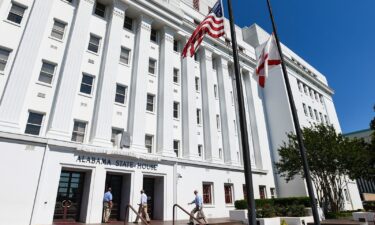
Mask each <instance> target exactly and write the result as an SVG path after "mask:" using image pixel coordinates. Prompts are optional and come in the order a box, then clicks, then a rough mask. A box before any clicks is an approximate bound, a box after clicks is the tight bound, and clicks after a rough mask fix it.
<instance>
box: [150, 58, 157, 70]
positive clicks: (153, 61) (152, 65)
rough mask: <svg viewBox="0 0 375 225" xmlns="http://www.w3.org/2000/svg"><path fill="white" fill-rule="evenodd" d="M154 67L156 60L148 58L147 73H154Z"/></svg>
mask: <svg viewBox="0 0 375 225" xmlns="http://www.w3.org/2000/svg"><path fill="white" fill-rule="evenodd" d="M155 68H156V60H155V59H151V58H150V59H149V60H148V73H150V74H155Z"/></svg>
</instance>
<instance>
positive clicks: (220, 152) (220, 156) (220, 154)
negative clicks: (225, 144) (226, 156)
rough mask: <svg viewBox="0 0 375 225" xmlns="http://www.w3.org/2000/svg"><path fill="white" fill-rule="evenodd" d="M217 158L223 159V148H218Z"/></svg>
mask: <svg viewBox="0 0 375 225" xmlns="http://www.w3.org/2000/svg"><path fill="white" fill-rule="evenodd" d="M219 159H223V149H222V148H219Z"/></svg>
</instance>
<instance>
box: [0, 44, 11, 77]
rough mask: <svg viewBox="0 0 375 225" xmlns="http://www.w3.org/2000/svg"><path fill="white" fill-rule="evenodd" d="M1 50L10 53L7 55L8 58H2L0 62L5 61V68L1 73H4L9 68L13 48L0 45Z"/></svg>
mask: <svg viewBox="0 0 375 225" xmlns="http://www.w3.org/2000/svg"><path fill="white" fill-rule="evenodd" d="M0 51H3V52H7V53H8V55H7V56H6V60H4V59H1V58H0V62H3V63H4V68H3V70H0V74H2V73H4V72H5V70H6V69H7V64H8V61H9V58H10V54H11V53H12V49H9V48H5V47H3V46H1V45H0Z"/></svg>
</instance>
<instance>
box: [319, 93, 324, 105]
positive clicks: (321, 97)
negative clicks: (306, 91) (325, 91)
mask: <svg viewBox="0 0 375 225" xmlns="http://www.w3.org/2000/svg"><path fill="white" fill-rule="evenodd" d="M319 97H320V102H321V103H322V104H323V95H320V96H319Z"/></svg>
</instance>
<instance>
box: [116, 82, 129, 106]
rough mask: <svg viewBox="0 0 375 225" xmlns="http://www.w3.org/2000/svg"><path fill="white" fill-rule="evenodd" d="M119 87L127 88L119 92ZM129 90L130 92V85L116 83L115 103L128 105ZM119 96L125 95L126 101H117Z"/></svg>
mask: <svg viewBox="0 0 375 225" xmlns="http://www.w3.org/2000/svg"><path fill="white" fill-rule="evenodd" d="M118 87H123V88H124V89H125V92H124V93H118ZM127 92H128V86H126V85H123V84H119V83H116V92H115V103H117V104H121V105H126V102H127V101H126V100H127ZM117 96H123V98H124V102H118V101H117Z"/></svg>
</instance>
